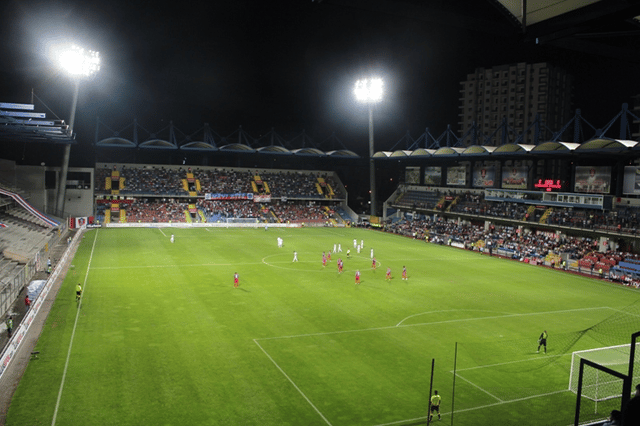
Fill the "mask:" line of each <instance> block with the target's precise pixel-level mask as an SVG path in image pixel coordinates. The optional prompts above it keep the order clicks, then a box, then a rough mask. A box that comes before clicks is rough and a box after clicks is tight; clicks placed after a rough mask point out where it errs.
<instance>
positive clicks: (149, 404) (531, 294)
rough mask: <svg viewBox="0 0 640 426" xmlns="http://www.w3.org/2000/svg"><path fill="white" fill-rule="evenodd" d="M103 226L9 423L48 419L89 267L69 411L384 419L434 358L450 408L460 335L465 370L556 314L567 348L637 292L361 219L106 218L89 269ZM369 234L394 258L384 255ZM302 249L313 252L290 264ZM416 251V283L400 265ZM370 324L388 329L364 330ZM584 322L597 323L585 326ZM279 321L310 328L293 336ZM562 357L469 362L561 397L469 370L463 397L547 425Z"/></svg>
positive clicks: (407, 414) (484, 415)
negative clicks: (156, 222) (134, 224)
mask: <svg viewBox="0 0 640 426" xmlns="http://www.w3.org/2000/svg"><path fill="white" fill-rule="evenodd" d="M93 232H95V231H92V232H88V233H87V234H86V235H85V238H84V241H83V242H82V245H81V247H80V250H79V251H78V253H77V255H76V258H75V259H74V265H75V269H74V271H72V272H71V273H70V275H69V276H68V277H67V279H66V280H65V282H64V283H63V286H62V288H61V290H60V292H59V294H58V300H57V301H56V304H55V306H54V308H53V310H52V312H51V314H50V316H49V318H48V320H47V324H46V325H45V329H44V330H43V333H42V336H41V338H40V340H39V342H38V348H37V349H38V350H40V352H41V357H40V359H39V360H38V361H37V362H32V363H31V364H30V365H29V367H28V369H27V372H26V373H25V375H24V377H23V380H22V381H21V383H20V385H19V387H18V390H17V392H16V395H15V399H14V402H15V403H12V405H11V408H10V412H9V414H8V417H7V424H51V419H52V417H53V409H54V406H55V400H56V391H57V387H56V383H57V384H58V385H59V383H60V378H61V377H62V371H63V368H64V359H65V355H66V353H65V350H66V349H67V348H68V347H69V342H70V340H71V325H72V324H73V322H74V318H75V315H76V314H77V309H76V306H75V302H74V300H73V292H74V290H73V287H74V286H75V284H76V282H77V280H78V277H81V276H83V275H84V274H85V273H87V277H88V283H87V288H88V289H89V290H90V291H88V292H87V293H86V294H85V298H84V300H83V304H82V308H81V310H80V313H79V319H78V326H77V330H76V335H75V337H74V344H73V349H72V353H71V357H70V361H69V371H68V373H67V379H66V380H65V390H64V393H63V396H62V398H61V402H60V410H59V413H58V420H57V424H65V425H66V424H69V425H74V424H83V425H84V424H118V425H127V424H131V425H134V424H136V425H138V424H163V425H170V424H176V425H178V424H203V425H214V424H216V425H217V424H225V425H226V424H243V425H244V424H247V425H251V424H256V425H257V424H260V425H300V424H305V425H326V424H327V422H329V423H330V424H332V425H333V426H341V425H367V426H370V425H375V424H384V423H390V422H398V421H403V419H413V418H423V417H424V414H425V410H426V398H427V395H426V393H427V392H428V381H427V378H428V376H429V374H428V373H429V372H428V366H429V365H430V361H431V359H432V358H435V359H436V361H437V362H436V371H435V374H434V377H435V380H436V386H437V388H438V389H439V390H440V392H441V393H443V412H446V411H447V410H449V411H450V407H451V396H450V394H451V390H450V389H451V385H452V379H453V376H452V374H451V371H452V366H453V356H454V354H453V348H454V345H455V343H456V342H463V343H464V344H463V345H462V348H461V353H460V354H459V356H460V358H459V359H458V362H459V365H458V366H459V367H460V368H471V367H474V366H479V365H491V364H502V363H510V362H512V361H518V360H522V359H527V358H529V357H531V355H532V351H534V350H535V346H536V339H537V336H538V335H539V333H540V331H541V330H542V328H547V329H549V332H550V348H554V350H560V346H561V344H563V345H564V346H562V350H567V348H570V349H572V350H574V349H583V348H586V347H595V345H600V342H599V340H601V339H600V334H598V330H597V329H598V328H602V327H603V324H604V325H607V324H609V322H608V317H609V316H612V315H620V316H623V314H622V313H623V312H630V311H629V309H628V306H629V305H630V304H632V303H633V302H635V301H637V300H638V296H637V293H636V292H632V291H629V290H628V289H626V288H621V287H618V286H614V285H609V284H606V283H602V282H599V281H595V280H588V279H584V278H582V277H577V276H573V275H569V274H564V273H562V272H558V271H552V270H549V269H545V268H540V267H534V266H530V265H524V264H519V263H517V262H511V261H506V260H502V259H495V258H493V259H492V258H488V257H487V256H481V255H478V254H477V253H470V252H465V251H462V250H458V249H453V248H450V247H441V246H435V245H430V244H426V243H424V242H422V241H416V240H411V239H407V238H403V237H398V236H394V235H388V234H383V233H379V232H374V231H366V230H361V229H340V230H334V229H309V228H307V229H286V230H278V229H269V230H268V231H265V230H264V229H211V230H208V229H179V228H175V229H171V230H170V231H168V230H165V231H164V235H163V233H162V232H158V230H157V229H153V228H149V229H101V230H100V231H99V235H98V238H97V239H96V248H95V254H94V257H93V259H92V261H91V268H90V269H88V261H89V254H90V248H91V246H90V244H89V241H90V240H91V237H92V236H93V235H95V234H93ZM172 233H173V234H174V235H175V243H173V244H171V243H170V242H169V236H170V235H171V234H172ZM279 236H280V237H282V238H284V247H283V248H282V249H279V248H278V247H277V245H276V238H277V237H279ZM354 238H357V239H358V242H359V241H360V240H361V239H364V242H365V249H364V252H363V253H361V255H360V256H353V258H351V259H346V255H345V254H344V253H343V255H342V257H343V259H344V260H345V270H347V271H349V272H348V273H347V272H345V273H344V274H342V275H339V274H338V273H337V270H336V266H335V261H336V259H337V255H336V254H334V255H333V257H332V262H330V263H329V266H327V267H326V268H322V265H321V255H322V252H323V251H330V250H332V248H333V245H334V244H337V243H341V245H342V249H343V252H344V251H346V249H347V248H349V247H351V246H352V241H353V239H354ZM371 247H373V248H374V251H375V255H376V258H377V259H378V260H379V261H380V262H381V263H382V265H384V267H383V269H378V270H375V271H374V270H371V268H370V260H369V256H368V255H369V250H370V248H371ZM294 250H295V251H297V252H298V253H299V257H300V260H301V262H298V263H292V262H291V259H292V254H293V251H294ZM351 251H352V254H353V253H354V250H353V248H351ZM300 255H301V256H300ZM403 265H406V266H407V269H408V271H409V277H410V279H409V280H408V281H402V280H401V279H400V272H401V269H402V266H403ZM386 266H390V267H391V268H392V271H393V275H394V277H395V278H394V279H393V280H392V281H391V282H386V281H385V279H384V275H385V274H384V272H385V269H386ZM356 269H360V270H361V272H362V284H361V285H360V286H359V287H356V286H355V285H354V280H353V271H355V270H356ZM87 271H88V272H87ZM234 272H238V273H239V274H240V288H238V289H234V288H233V283H232V280H233V278H232V277H233V274H234ZM601 307H606V309H600V308H601ZM436 311H441V312H439V313H437V312H436ZM557 311H566V312H567V313H566V314H560V315H555V314H554V312H557ZM491 312H494V314H491ZM495 312H497V313H505V314H506V315H510V317H507V318H503V316H502V315H501V314H498V315H496V314H495ZM488 316H494V317H496V318H486V317H488ZM628 316H629V318H632V319H633V318H635V317H634V316H633V315H628ZM472 317H484V319H485V321H478V320H474V319H473V318H472ZM399 322H402V326H401V327H396V326H395V325H397V324H399ZM618 322H619V321H618ZM610 323H611V327H617V328H618V329H624V332H626V328H625V327H626V326H622V325H620V324H617V323H616V321H610ZM405 325H411V327H405ZM594 327H595V328H594ZM367 329H380V330H379V331H375V332H364V333H363V332H360V333H354V331H358V330H367ZM587 329H589V330H592V331H589V333H590V334H587V335H586V337H583V338H581V339H574V338H572V337H571V335H572V334H571V333H574V332H577V331H580V330H587ZM593 330H595V331H593ZM325 333H331V334H325ZM334 333H335V334H334ZM321 334H322V335H321ZM622 334H623V333H621V335H622ZM274 336H309V337H304V338H296V339H293V340H292V341H291V342H288V343H287V344H285V345H283V342H285V341H284V340H282V338H280V339H277V338H274ZM501 336H502V337H501ZM589 336H591V337H589ZM616 337H617V334H616ZM254 339H255V340H256V341H258V342H260V345H261V346H265V345H267V346H268V347H265V348H264V350H265V351H267V353H268V354H269V355H270V356H272V357H273V359H274V360H275V361H276V362H277V365H278V366H280V367H282V369H283V371H285V372H286V374H287V376H289V377H290V378H291V379H292V380H293V381H294V383H295V384H296V385H297V386H298V387H299V389H300V390H301V391H302V393H303V394H304V395H306V396H307V397H308V398H309V400H310V401H312V402H313V404H314V405H315V406H316V407H317V411H316V410H314V408H313V407H312V406H311V405H310V404H309V402H308V401H306V400H305V398H304V397H303V396H302V395H301V393H300V392H299V391H297V390H296V389H295V388H294V387H293V386H292V384H291V382H290V381H288V380H287V378H286V377H284V376H283V374H282V373H281V372H280V371H278V368H276V367H275V365H274V363H273V362H271V361H270V360H269V359H268V358H267V357H266V356H265V353H264V352H263V351H262V350H261V348H260V347H258V345H257V344H256V342H254ZM268 339H272V340H268ZM620 339H622V337H620ZM565 341H566V344H564V343H563V342H565ZM620 343H624V341H622V342H620ZM571 345H573V346H571ZM550 355H552V354H550ZM558 358H559V359H560V360H559V361H554V360H556V359H558ZM562 358H563V357H553V358H552V357H549V360H547V361H539V362H538V363H534V364H531V365H530V366H529V367H527V368H524V369H522V370H523V371H522V373H521V374H519V375H517V378H516V380H517V383H511V382H509V380H510V379H509V378H510V377H511V376H512V375H513V373H514V371H513V370H514V369H515V368H514V367H509V365H510V364H505V365H504V366H498V367H493V368H486V369H478V370H471V371H470V372H465V373H464V375H465V378H467V379H468V380H471V381H472V382H473V383H474V384H476V385H477V386H479V387H481V388H482V389H486V390H488V391H489V392H491V393H492V394H495V395H497V396H499V397H500V398H502V399H503V400H505V401H507V400H508V398H507V397H508V396H509V395H512V396H514V395H515V396H517V395H518V394H519V395H520V397H521V398H529V397H533V396H534V395H545V394H551V396H549V397H544V396H542V397H540V398H536V399H534V402H531V401H529V400H523V402H521V403H518V402H515V403H513V404H509V407H504V408H501V407H503V406H498V407H493V406H491V407H490V408H485V409H483V408H480V407H484V406H487V405H488V404H490V403H492V402H495V399H494V400H493V401H490V400H489V399H490V398H488V397H487V396H486V395H483V393H482V392H481V391H480V390H478V389H475V388H474V387H473V386H471V385H469V384H467V383H460V382H463V381H462V380H460V381H459V382H458V384H457V387H456V409H460V410H473V411H472V412H471V411H469V414H464V412H463V413H461V414H460V415H459V416H456V424H459V425H463V426H464V425H465V424H468V425H471V424H474V425H477V424H489V423H490V422H491V421H493V419H495V418H501V419H503V420H504V421H505V422H507V423H510V424H512V423H514V422H518V423H520V424H523V425H526V424H530V423H527V421H531V419H532V418H536V420H537V423H536V424H540V422H539V420H540V419H538V418H537V416H533V415H532V413H539V412H541V410H544V412H546V413H553V414H548V416H549V423H548V424H563V423H567V424H568V423H570V421H569V422H564V419H565V418H566V417H567V416H571V415H572V413H573V411H572V402H575V401H574V398H573V396H571V395H567V396H566V397H565V396H564V395H562V394H561V395H560V396H558V395H555V394H552V393H551V392H550V390H551V391H555V390H557V389H558V388H557V387H556V386H558V384H559V383H561V382H564V381H565V380H568V376H567V373H566V368H565V366H564V364H565V363H564V362H563V361H562ZM524 364H528V363H524ZM514 365H517V364H514ZM474 371H475V372H474ZM468 373H473V374H474V376H473V377H472V376H469V375H468ZM556 376H558V377H556ZM35 395H38V396H37V397H35ZM47 401H49V403H48V404H47ZM447 407H449V408H447ZM476 408H477V409H476ZM319 413H321V414H322V416H320V415H319ZM471 413H472V414H471ZM523 413H524V414H523ZM527 413H528V414H527ZM323 416H324V417H325V419H323ZM11 422H13V423H11Z"/></svg>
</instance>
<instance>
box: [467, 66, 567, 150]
mask: <svg viewBox="0 0 640 426" xmlns="http://www.w3.org/2000/svg"><path fill="white" fill-rule="evenodd" d="M460 84H461V86H462V87H461V90H460V92H461V97H460V102H461V104H460V113H459V114H458V116H459V118H460V120H459V122H458V124H459V125H460V128H459V130H460V134H461V135H464V134H467V132H468V131H470V130H471V129H472V128H473V126H474V123H475V125H476V131H477V132H478V141H479V143H480V144H484V143H481V141H483V140H486V138H487V137H488V136H491V135H492V134H493V133H495V132H496V131H497V130H499V129H500V127H501V126H502V125H503V124H506V126H507V129H509V132H508V138H509V140H507V141H504V142H514V141H515V139H516V138H517V137H518V136H519V135H522V134H523V133H524V132H525V131H526V134H525V135H524V136H523V138H522V140H521V141H519V142H520V143H525V144H532V143H534V132H533V131H531V130H532V127H533V125H534V122H535V120H536V117H539V124H540V125H541V126H546V127H547V128H550V129H559V128H561V127H562V126H563V124H564V123H566V122H567V121H568V120H570V119H571V116H572V114H573V111H572V105H571V100H572V95H573V78H572V76H570V75H569V74H567V73H566V72H565V71H564V70H562V69H560V68H556V67H553V66H551V65H549V64H548V63H538V64H527V63H517V64H510V65H500V66H497V67H493V68H477V69H476V70H475V72H474V73H473V74H468V75H467V80H466V81H463V82H461V83H460ZM498 137H500V136H498ZM494 140H495V139H494ZM499 144H500V142H498V145H499Z"/></svg>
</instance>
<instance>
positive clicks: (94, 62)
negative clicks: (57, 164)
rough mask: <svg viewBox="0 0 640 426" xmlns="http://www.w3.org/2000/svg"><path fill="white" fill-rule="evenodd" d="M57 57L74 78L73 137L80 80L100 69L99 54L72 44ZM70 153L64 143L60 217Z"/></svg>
mask: <svg viewBox="0 0 640 426" xmlns="http://www.w3.org/2000/svg"><path fill="white" fill-rule="evenodd" d="M57 59H58V62H59V64H60V66H61V67H62V68H63V69H64V70H65V71H67V73H69V75H71V77H72V78H73V80H74V89H73V101H72V102H71V113H70V114H69V134H70V136H72V137H73V125H74V123H75V119H76V106H77V105H78V93H79V92H80V81H81V80H83V79H87V78H89V77H91V76H93V75H94V74H95V73H97V72H98V71H99V70H100V54H99V53H98V52H94V51H92V50H85V49H82V48H80V47H78V46H72V47H71V48H70V49H69V50H66V51H64V52H62V53H61V54H60V55H59V57H58V58H57ZM70 155H71V144H66V145H65V146H64V156H63V159H62V170H61V171H60V179H58V196H57V200H56V207H55V211H56V214H57V215H59V216H60V217H62V216H64V200H65V196H66V189H67V171H68V170H69V157H70Z"/></svg>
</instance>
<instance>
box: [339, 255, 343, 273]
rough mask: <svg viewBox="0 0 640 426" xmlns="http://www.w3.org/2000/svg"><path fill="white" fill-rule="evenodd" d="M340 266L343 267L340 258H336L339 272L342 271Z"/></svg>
mask: <svg viewBox="0 0 640 426" xmlns="http://www.w3.org/2000/svg"><path fill="white" fill-rule="evenodd" d="M342 268H343V265H342V259H341V258H338V273H340V274H341V273H342Z"/></svg>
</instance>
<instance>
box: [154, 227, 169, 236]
mask: <svg viewBox="0 0 640 426" xmlns="http://www.w3.org/2000/svg"><path fill="white" fill-rule="evenodd" d="M156 229H157V230H158V231H160V233H162V235H164V236H165V237H166V236H167V234H165V233H164V231H162V228H156Z"/></svg>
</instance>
